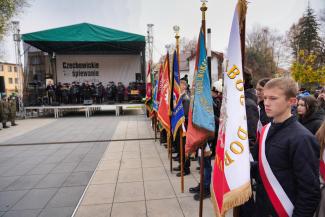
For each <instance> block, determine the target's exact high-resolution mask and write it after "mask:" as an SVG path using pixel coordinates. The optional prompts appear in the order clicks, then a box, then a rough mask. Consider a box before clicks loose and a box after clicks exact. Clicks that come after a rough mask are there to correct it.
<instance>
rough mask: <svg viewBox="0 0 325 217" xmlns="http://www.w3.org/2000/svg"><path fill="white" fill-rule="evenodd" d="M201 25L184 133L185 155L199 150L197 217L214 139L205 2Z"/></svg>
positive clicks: (200, 212)
mask: <svg viewBox="0 0 325 217" xmlns="http://www.w3.org/2000/svg"><path fill="white" fill-rule="evenodd" d="M200 9H201V11H202V25H201V28H200V33H199V39H198V44H197V50H196V64H195V70H194V79H193V85H192V88H193V89H192V93H191V103H190V109H189V115H188V129H187V133H186V146H185V153H186V155H189V154H191V153H193V152H195V151H196V150H197V149H198V148H199V147H200V148H201V150H202V151H201V166H200V175H201V177H200V194H201V195H200V210H199V216H200V217H201V216H202V213H203V182H204V181H203V178H204V174H203V172H204V171H203V168H204V164H203V162H204V159H203V158H204V149H205V145H206V142H207V141H208V139H209V138H213V137H214V128H215V123H214V122H215V120H214V113H213V100H212V96H211V86H210V79H209V70H208V65H207V50H206V42H205V41H206V40H205V38H206V36H205V11H206V10H207V6H206V1H202V6H201V8H200Z"/></svg>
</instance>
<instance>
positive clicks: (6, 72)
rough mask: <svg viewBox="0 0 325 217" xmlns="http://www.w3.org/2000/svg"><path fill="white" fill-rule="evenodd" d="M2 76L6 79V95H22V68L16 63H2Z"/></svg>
mask: <svg viewBox="0 0 325 217" xmlns="http://www.w3.org/2000/svg"><path fill="white" fill-rule="evenodd" d="M0 76H2V77H3V79H4V86H5V94H6V95H7V96H10V95H12V94H14V93H15V94H18V95H19V94H20V93H22V87H23V80H24V78H23V70H22V67H21V66H18V65H17V64H14V63H7V62H0Z"/></svg>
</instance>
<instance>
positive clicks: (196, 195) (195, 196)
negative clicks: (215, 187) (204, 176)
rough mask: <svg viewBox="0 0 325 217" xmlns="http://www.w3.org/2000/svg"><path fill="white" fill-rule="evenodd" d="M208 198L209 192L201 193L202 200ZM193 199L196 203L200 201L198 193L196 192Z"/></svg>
mask: <svg viewBox="0 0 325 217" xmlns="http://www.w3.org/2000/svg"><path fill="white" fill-rule="evenodd" d="M210 197H211V193H210V190H204V192H203V200H204V199H207V198H210ZM193 198H194V200H196V201H200V192H198V193H197V194H194V196H193Z"/></svg>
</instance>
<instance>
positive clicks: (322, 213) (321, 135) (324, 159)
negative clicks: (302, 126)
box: [316, 121, 325, 217]
mask: <svg viewBox="0 0 325 217" xmlns="http://www.w3.org/2000/svg"><path fill="white" fill-rule="evenodd" d="M316 138H317V140H318V142H319V144H320V160H319V172H320V178H321V185H322V186H321V189H322V190H321V193H322V196H321V201H320V203H319V208H318V212H317V217H325V151H324V150H325V121H323V124H322V125H321V127H320V128H319V129H318V131H317V133H316Z"/></svg>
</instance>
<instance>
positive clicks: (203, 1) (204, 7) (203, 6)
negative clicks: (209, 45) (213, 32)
mask: <svg viewBox="0 0 325 217" xmlns="http://www.w3.org/2000/svg"><path fill="white" fill-rule="evenodd" d="M201 2H202V5H201V8H200V10H201V11H202V29H203V33H204V41H205V36H206V27H205V20H206V17H205V13H206V11H207V10H208V7H207V5H206V3H207V2H208V1H207V0H201Z"/></svg>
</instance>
